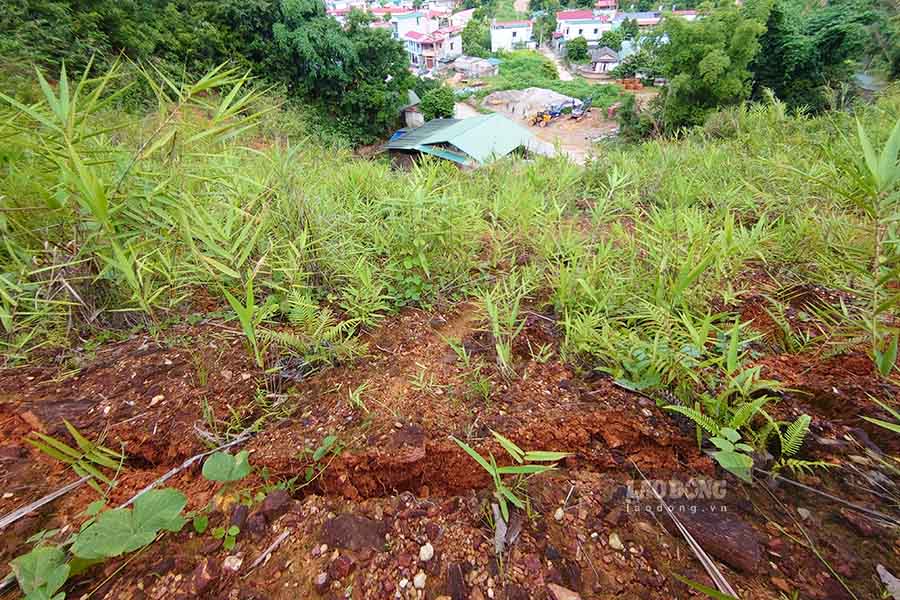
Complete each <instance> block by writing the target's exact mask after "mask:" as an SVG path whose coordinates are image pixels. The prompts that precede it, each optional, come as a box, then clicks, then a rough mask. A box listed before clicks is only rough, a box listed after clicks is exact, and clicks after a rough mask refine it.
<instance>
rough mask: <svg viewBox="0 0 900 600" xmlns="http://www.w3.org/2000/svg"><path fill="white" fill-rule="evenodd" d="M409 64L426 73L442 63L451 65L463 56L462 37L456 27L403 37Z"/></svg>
mask: <svg viewBox="0 0 900 600" xmlns="http://www.w3.org/2000/svg"><path fill="white" fill-rule="evenodd" d="M403 41H404V42H405V43H406V52H407V54H409V63H410V65H411V67H412V69H413V70H414V71H416V72H418V73H425V72H428V71H431V70H432V69H434V68H435V67H437V66H438V65H439V64H440V63H449V62H451V61H453V60H455V59H456V58H457V57H459V56H461V55H462V35H461V32H460V30H459V29H458V28H456V27H443V28H440V29H437V30H436V31H434V32H431V33H422V32H419V31H407V32H406V34H405V35H404V36H403Z"/></svg>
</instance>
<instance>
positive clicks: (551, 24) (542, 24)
mask: <svg viewBox="0 0 900 600" xmlns="http://www.w3.org/2000/svg"><path fill="white" fill-rule="evenodd" d="M554 31H556V11H555V10H553V11H551V12H547V13H544V14H541V15H538V17H537V18H536V19H534V28H533V32H534V33H533V35H534V37H536V38H537V41H538V42H539V43H541V44H543V43H544V42H546V41H547V40H549V39H550V38H551V36H552V35H553V32H554Z"/></svg>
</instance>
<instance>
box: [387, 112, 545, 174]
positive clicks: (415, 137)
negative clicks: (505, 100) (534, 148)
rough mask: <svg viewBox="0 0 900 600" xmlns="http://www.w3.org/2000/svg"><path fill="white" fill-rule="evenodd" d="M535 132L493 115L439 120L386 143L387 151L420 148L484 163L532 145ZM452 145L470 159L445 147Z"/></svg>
mask: <svg viewBox="0 0 900 600" xmlns="http://www.w3.org/2000/svg"><path fill="white" fill-rule="evenodd" d="M531 139H532V135H531V133H530V132H529V131H528V130H527V129H525V128H524V127H521V126H520V125H517V124H515V123H513V122H512V121H510V120H509V119H507V118H506V117H504V116H503V115H498V114H492V115H482V116H478V117H470V118H468V119H435V120H433V121H429V122H427V123H425V124H424V125H423V126H421V127H418V128H416V129H413V130H412V131H410V132H409V133H407V134H406V135H404V136H403V137H400V138H397V139H396V140H393V141H390V142H388V143H387V144H385V145H384V146H383V148H384V149H385V150H417V151H419V152H425V153H427V154H434V155H436V156H441V157H442V158H447V159H448V160H453V161H454V162H459V163H466V162H476V163H478V164H483V163H485V162H489V161H490V160H491V159H494V158H500V157H503V156H506V155H507V154H509V153H510V152H512V151H513V150H515V149H516V148H519V147H520V146H528V143H529V142H530V141H531ZM443 144H450V145H452V146H454V147H456V148H458V149H459V150H460V151H461V152H463V153H464V154H465V156H466V157H468V158H469V160H468V161H467V160H466V159H465V157H464V156H460V155H458V154H457V153H455V152H448V151H447V149H446V148H441V145H443Z"/></svg>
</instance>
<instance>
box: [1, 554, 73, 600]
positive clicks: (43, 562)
mask: <svg viewBox="0 0 900 600" xmlns="http://www.w3.org/2000/svg"><path fill="white" fill-rule="evenodd" d="M65 560H66V555H65V553H64V552H63V551H62V550H61V549H60V548H59V547H58V546H40V547H38V548H35V549H34V550H32V551H31V552H29V553H28V554H24V555H22V556H20V557H18V558H16V559H14V560H13V561H11V562H10V563H9V564H10V566H11V567H12V571H13V574H14V575H15V576H16V581H17V582H18V583H19V588H21V590H22V592H24V593H25V594H26V596H27V597H28V598H40V597H46V598H53V597H54V594H56V592H57V591H58V590H59V589H60V588H61V587H62V586H63V584H64V583H65V582H66V579H68V577H69V565H67V564H66V563H65ZM32 594H35V595H32Z"/></svg>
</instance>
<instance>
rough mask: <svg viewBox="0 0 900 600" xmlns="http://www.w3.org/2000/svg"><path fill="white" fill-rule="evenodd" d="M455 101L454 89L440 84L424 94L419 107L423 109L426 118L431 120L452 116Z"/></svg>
mask: <svg viewBox="0 0 900 600" xmlns="http://www.w3.org/2000/svg"><path fill="white" fill-rule="evenodd" d="M455 103H456V97H455V96H454V95H453V90H452V89H450V88H449V87H448V86H446V85H440V86H437V87H435V88H434V89H432V90H429V91H428V92H426V94H425V95H424V96H422V103H421V104H420V105H419V108H421V109H422V114H423V115H424V116H425V120H426V121H430V120H431V119H440V118H448V117H452V116H453V106H454V104H455Z"/></svg>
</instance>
